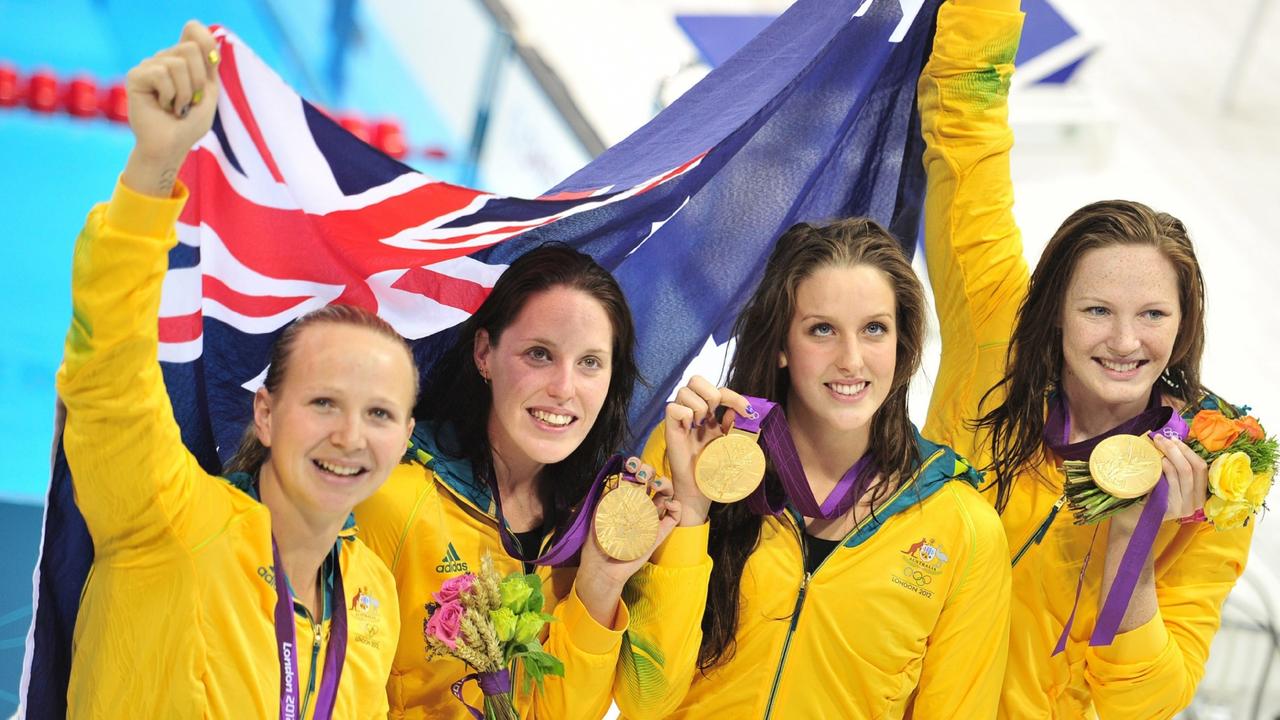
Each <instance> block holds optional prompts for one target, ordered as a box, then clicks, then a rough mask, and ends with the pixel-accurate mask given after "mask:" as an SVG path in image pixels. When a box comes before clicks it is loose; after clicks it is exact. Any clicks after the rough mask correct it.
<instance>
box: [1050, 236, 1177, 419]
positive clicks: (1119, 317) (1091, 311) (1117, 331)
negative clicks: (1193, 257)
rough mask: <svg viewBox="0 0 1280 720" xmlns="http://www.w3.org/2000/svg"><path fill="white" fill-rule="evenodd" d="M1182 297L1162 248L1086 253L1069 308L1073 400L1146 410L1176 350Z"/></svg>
mask: <svg viewBox="0 0 1280 720" xmlns="http://www.w3.org/2000/svg"><path fill="white" fill-rule="evenodd" d="M1178 297H1179V294H1178V276H1177V273H1176V272H1175V270H1174V267H1173V264H1172V263H1171V262H1170V261H1169V259H1168V258H1167V257H1165V256H1164V254H1163V253H1161V252H1160V250H1159V249H1157V248H1155V247H1151V246H1147V245H1111V246H1107V247H1100V248H1095V249H1093V250H1089V251H1087V252H1085V253H1084V254H1083V255H1081V256H1080V261H1079V262H1078V263H1077V264H1076V268H1075V271H1074V272H1073V273H1072V276H1071V282H1070V284H1069V285H1068V286H1067V292H1066V297H1065V299H1064V303H1063V307H1062V360H1063V362H1062V384H1063V388H1064V390H1065V391H1066V393H1067V397H1068V398H1071V399H1072V401H1073V402H1074V401H1080V402H1084V403H1088V404H1091V405H1102V406H1107V407H1114V408H1117V409H1121V408H1123V409H1125V410H1126V411H1128V410H1130V409H1132V408H1133V407H1136V408H1137V410H1141V407H1140V406H1141V405H1144V404H1145V403H1146V401H1147V398H1148V397H1149V396H1150V393H1151V387H1152V386H1153V385H1154V384H1155V383H1156V380H1157V379H1158V378H1159V377H1160V373H1161V372H1163V371H1164V369H1165V366H1166V365H1168V363H1169V358H1170V355H1171V354H1172V353H1173V350H1174V342H1175V340H1176V339H1177V336H1178V326H1179V323H1180V321H1181V309H1180V306H1179V301H1178ZM1134 412H1136V410H1134Z"/></svg>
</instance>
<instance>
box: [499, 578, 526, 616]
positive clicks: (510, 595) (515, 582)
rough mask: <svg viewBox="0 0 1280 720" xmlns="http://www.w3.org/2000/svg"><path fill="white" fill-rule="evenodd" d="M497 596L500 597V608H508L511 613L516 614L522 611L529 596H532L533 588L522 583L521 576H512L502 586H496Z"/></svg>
mask: <svg viewBox="0 0 1280 720" xmlns="http://www.w3.org/2000/svg"><path fill="white" fill-rule="evenodd" d="M498 594H499V595H501V596H502V606H503V607H506V608H510V610H511V612H513V613H518V612H521V611H522V610H524V606H525V603H526V602H528V600H529V596H530V595H532V594H533V588H531V587H529V583H527V582H525V581H524V577H523V576H521V575H512V576H511V577H508V578H507V579H506V580H503V581H502V584H501V585H499V586H498Z"/></svg>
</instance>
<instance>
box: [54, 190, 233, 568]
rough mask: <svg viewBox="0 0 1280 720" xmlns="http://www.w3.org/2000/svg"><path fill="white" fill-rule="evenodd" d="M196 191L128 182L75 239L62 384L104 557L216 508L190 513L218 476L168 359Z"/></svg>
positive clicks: (71, 456) (84, 497) (70, 455)
mask: <svg viewBox="0 0 1280 720" xmlns="http://www.w3.org/2000/svg"><path fill="white" fill-rule="evenodd" d="M186 200H187V190H186V188H185V187H183V186H182V185H181V184H179V185H178V186H177V187H176V188H175V189H174V194H173V197H171V198H165V199H159V198H153V197H148V196H145V195H141V194H139V193H136V192H133V191H132V190H130V189H129V188H127V187H125V186H124V185H123V184H121V183H117V185H116V189H115V193H114V194H113V196H112V198H111V201H110V202H109V203H107V204H105V205H99V206H97V207H95V208H94V209H93V211H92V212H90V213H89V217H88V219H87V220H86V221H85V226H84V229H83V230H82V231H81V233H80V237H79V238H78V239H77V241H76V247H75V252H74V256H73V260H72V269H71V307H72V319H71V328H70V330H69V331H68V332H67V340H66V345H65V348H64V350H63V360H62V367H61V368H59V370H58V376H57V388H58V395H59V397H60V398H61V399H62V402H63V403H64V404H65V405H66V408H67V422H66V428H65V430H64V432H63V436H62V442H63V447H64V448H65V450H66V454H67V462H68V464H69V465H70V467H71V473H72V481H73V487H74V489H75V497H76V504H77V506H79V508H80V511H81V513H82V514H83V515H84V518H85V522H86V524H87V525H88V527H89V534H90V535H91V536H92V537H93V543H94V549H95V552H96V553H97V555H98V556H99V557H106V556H109V555H111V554H112V553H113V552H115V551H117V550H122V549H126V548H129V549H135V550H136V549H139V548H146V547H152V546H154V545H155V544H156V543H158V542H160V540H161V538H162V537H164V536H165V535H166V534H169V533H171V532H173V531H177V532H178V533H179V535H181V534H182V533H183V532H185V531H186V529H187V528H186V524H187V523H188V522H192V521H194V522H203V521H201V520H200V517H206V516H208V515H212V513H204V512H202V513H187V512H184V511H185V510H186V509H187V508H189V507H196V506H198V502H199V501H198V500H197V499H196V498H194V497H193V492H195V491H198V490H208V489H209V488H210V486H211V479H210V478H209V477H208V476H207V475H206V474H205V472H204V471H203V470H201V468H200V466H199V464H198V463H197V462H196V460H195V458H194V457H193V456H192V455H191V453H189V452H188V451H187V449H186V447H185V446H184V445H183V444H182V436H181V434H180V432H179V430H178V425H177V422H176V421H175V420H174V418H173V409H172V407H171V406H170V404H169V396H168V395H167V394H166V393H165V387H164V379H163V377H162V376H161V373H160V366H159V362H158V360H157V352H158V343H159V333H158V329H157V327H158V318H159V312H160V290H161V286H162V284H163V281H164V275H165V270H166V268H167V266H168V251H169V249H170V248H172V247H173V246H174V245H176V244H177V238H176V233H175V230H174V226H175V223H176V222H177V218H178V214H179V213H180V212H181V211H182V206H183V204H184V203H185V202H186ZM202 480H203V481H210V482H202ZM201 486H204V487H203V488H202V487H201ZM210 499H211V500H212V499H213V498H210ZM197 515H198V516H200V517H196V516H197ZM208 519H209V520H213V518H211V517H210V518H208Z"/></svg>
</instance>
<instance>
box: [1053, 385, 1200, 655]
mask: <svg viewBox="0 0 1280 720" xmlns="http://www.w3.org/2000/svg"><path fill="white" fill-rule="evenodd" d="M1188 430H1189V429H1188V427H1187V423H1186V421H1185V420H1183V419H1182V416H1181V415H1179V414H1178V413H1176V412H1174V411H1173V409H1172V408H1169V407H1165V406H1163V405H1161V403H1160V394H1159V392H1158V391H1157V390H1156V389H1154V388H1153V389H1152V391H1151V399H1150V401H1149V402H1148V403H1147V409H1146V410H1144V411H1142V412H1141V413H1139V414H1138V415H1137V416H1136V417H1134V418H1132V419H1131V420H1128V421H1126V422H1124V423H1121V424H1120V425H1117V426H1116V427H1114V428H1111V429H1110V430H1108V431H1106V432H1104V433H1102V434H1101V435H1097V436H1095V437H1091V438H1089V439H1087V440H1082V441H1080V442H1077V443H1068V442H1067V441H1068V439H1069V438H1070V436H1071V419H1070V418H1069V417H1068V414H1067V409H1066V400H1065V399H1064V398H1063V396H1062V395H1061V394H1059V396H1058V401H1057V403H1056V404H1055V405H1054V406H1053V407H1052V408H1051V409H1050V411H1049V417H1048V418H1047V419H1046V421H1045V428H1044V438H1045V444H1046V445H1048V446H1049V448H1050V449H1051V450H1053V451H1054V453H1055V454H1057V455H1058V456H1059V457H1061V458H1062V459H1064V460H1084V461H1087V460H1088V459H1089V454H1090V453H1091V452H1093V449H1094V448H1095V447H1097V445H1098V443H1100V442H1102V441H1103V440H1105V439H1106V438H1109V437H1111V436H1113V435H1119V434H1122V433H1123V434H1127V435H1140V434H1143V433H1151V434H1155V433H1157V432H1158V433H1160V434H1161V435H1164V436H1165V437H1167V438H1169V439H1171V440H1172V439H1177V440H1182V439H1184V438H1186V436H1187V432H1188ZM1058 438H1061V440H1058ZM1168 509H1169V481H1168V480H1167V479H1166V478H1165V476H1164V475H1163V474H1162V475H1161V476H1160V479H1159V480H1157V481H1156V485H1155V487H1154V488H1152V490H1151V493H1150V494H1149V495H1148V496H1147V500H1146V502H1145V504H1144V505H1143V508H1142V513H1141V514H1140V515H1139V516H1138V524H1137V526H1136V527H1135V528H1134V530H1133V534H1132V535H1131V536H1130V537H1129V544H1128V546H1127V547H1125V551H1124V555H1123V556H1122V557H1121V560H1120V567H1119V568H1118V569H1117V570H1116V576H1115V579H1114V580H1112V582H1111V590H1110V591H1109V592H1108V593H1107V597H1106V600H1104V601H1103V603H1102V609H1101V610H1099V611H1098V619H1097V621H1096V623H1095V624H1094V627H1093V634H1092V635H1091V636H1090V637H1089V645H1090V647H1098V646H1105V645H1110V644H1111V643H1112V642H1114V641H1115V639H1116V631H1117V630H1118V629H1119V628H1120V621H1121V620H1122V619H1124V614H1125V611H1126V610H1127V609H1128V608H1129V601H1130V600H1132V599H1133V591H1134V589H1135V588H1137V586H1138V578H1139V577H1140V576H1141V575H1142V568H1143V565H1144V564H1145V563H1146V561H1147V556H1148V555H1150V554H1151V550H1152V548H1153V547H1154V546H1155V541H1156V534H1157V533H1158V532H1159V531H1160V524H1161V523H1162V522H1163V521H1164V514H1165V511H1166V510H1168ZM1097 536H1098V529H1097V528H1095V529H1094V532H1093V537H1094V539H1097ZM1092 556H1093V541H1092V540H1090V542H1089V552H1088V553H1087V554H1086V555H1085V558H1084V564H1083V565H1082V566H1081V567H1080V577H1079V578H1078V579H1077V580H1076V597H1075V601H1074V602H1073V603H1072V605H1071V614H1070V615H1069V616H1067V622H1066V624H1065V625H1064V626H1063V628H1062V634H1061V635H1059V636H1058V643H1057V645H1055V646H1054V649H1053V654H1054V655H1057V654H1058V653H1060V652H1062V651H1063V650H1065V649H1066V647H1067V639H1068V637H1069V636H1070V634H1071V626H1072V624H1073V623H1074V622H1075V617H1076V609H1077V607H1078V606H1079V604H1080V591H1081V589H1082V588H1083V586H1084V574H1085V571H1086V570H1088V568H1089V558H1090V557H1092Z"/></svg>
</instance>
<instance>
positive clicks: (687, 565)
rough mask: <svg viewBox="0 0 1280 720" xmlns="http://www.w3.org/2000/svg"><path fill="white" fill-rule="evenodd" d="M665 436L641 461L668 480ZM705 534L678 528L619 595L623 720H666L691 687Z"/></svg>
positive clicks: (653, 438) (707, 567)
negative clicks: (627, 620) (625, 613)
mask: <svg viewBox="0 0 1280 720" xmlns="http://www.w3.org/2000/svg"><path fill="white" fill-rule="evenodd" d="M664 430H665V426H664V425H663V424H659V425H658V427H657V428H656V429H654V431H653V432H652V433H651V434H650V436H649V441H648V442H647V443H646V444H645V448H644V452H643V453H642V454H641V456H642V458H643V460H644V462H646V463H648V464H650V465H652V466H653V467H655V468H660V472H662V473H663V474H665V475H669V474H670V467H669V464H668V463H667V461H666V435H665V434H664ZM710 529H711V525H710V523H703V524H702V525H697V526H693V527H678V528H676V529H675V530H674V531H673V532H672V533H671V536H670V537H669V538H667V541H666V542H664V543H663V544H662V547H660V548H658V550H657V551H656V552H654V554H653V557H652V558H651V559H650V561H649V562H648V563H645V565H644V567H642V568H641V569H640V570H639V571H638V572H637V573H636V574H635V575H634V576H632V578H631V580H630V581H628V582H627V587H626V589H625V590H623V593H622V597H623V599H624V600H626V602H627V605H628V606H629V607H630V608H631V626H630V627H629V628H628V629H627V633H626V636H625V637H624V638H623V643H622V651H621V654H620V655H619V657H618V677H617V680H616V681H615V683H614V700H615V702H617V704H618V709H619V710H621V712H622V716H623V717H626V718H628V720H639V719H641V718H663V717H666V716H668V715H670V714H671V713H672V712H674V711H675V709H676V708H677V707H679V705H680V702H681V701H682V700H684V696H685V693H687V692H688V690H689V685H690V683H692V682H693V673H694V672H695V670H696V669H697V664H698V650H699V648H700V647H701V646H702V613H703V610H704V608H705V607H706V604H707V584H708V583H709V582H710V580H711V556H710V555H708V554H707V539H708V537H709V535H710Z"/></svg>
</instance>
